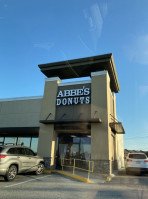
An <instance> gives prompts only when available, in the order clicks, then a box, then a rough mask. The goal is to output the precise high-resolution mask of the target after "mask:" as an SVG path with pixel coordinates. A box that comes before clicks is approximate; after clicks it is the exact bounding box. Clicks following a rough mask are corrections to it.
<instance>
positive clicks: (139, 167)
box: [126, 153, 148, 174]
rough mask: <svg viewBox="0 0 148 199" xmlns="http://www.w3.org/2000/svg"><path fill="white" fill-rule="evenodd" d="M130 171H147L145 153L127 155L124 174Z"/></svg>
mask: <svg viewBox="0 0 148 199" xmlns="http://www.w3.org/2000/svg"><path fill="white" fill-rule="evenodd" d="M130 171H135V172H138V173H141V172H147V171H148V158H147V156H146V154H145V153H129V154H128V156H127V158H126V174H129V172H130Z"/></svg>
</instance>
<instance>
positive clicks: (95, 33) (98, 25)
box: [83, 3, 108, 49]
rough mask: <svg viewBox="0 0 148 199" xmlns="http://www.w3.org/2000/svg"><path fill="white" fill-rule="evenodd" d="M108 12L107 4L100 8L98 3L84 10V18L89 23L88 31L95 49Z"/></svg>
mask: <svg viewBox="0 0 148 199" xmlns="http://www.w3.org/2000/svg"><path fill="white" fill-rule="evenodd" d="M107 12H108V4H107V3H104V4H102V5H101V6H100V7H99V4H98V3H94V4H92V6H91V7H90V8H89V9H88V10H83V14H84V17H85V19H86V20H87V21H88V26H89V28H88V30H89V32H90V34H91V37H92V41H93V44H94V49H96V47H97V44H98V40H99V38H100V36H101V34H102V28H103V23H104V20H103V17H105V16H106V15H107ZM101 13H102V14H101Z"/></svg>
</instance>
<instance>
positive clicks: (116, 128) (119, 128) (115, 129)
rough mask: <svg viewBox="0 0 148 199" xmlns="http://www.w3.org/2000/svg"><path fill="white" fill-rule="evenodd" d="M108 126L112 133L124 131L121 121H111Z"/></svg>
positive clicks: (122, 132) (123, 132)
mask: <svg viewBox="0 0 148 199" xmlns="http://www.w3.org/2000/svg"><path fill="white" fill-rule="evenodd" d="M110 127H111V129H112V131H113V132H114V133H117V134H125V131H124V128H123V125H122V123H121V122H111V123H110Z"/></svg>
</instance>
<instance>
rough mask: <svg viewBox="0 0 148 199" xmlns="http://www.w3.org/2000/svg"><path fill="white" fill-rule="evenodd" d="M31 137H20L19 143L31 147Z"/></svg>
mask: <svg viewBox="0 0 148 199" xmlns="http://www.w3.org/2000/svg"><path fill="white" fill-rule="evenodd" d="M30 141H31V137H18V142H17V145H21V146H28V147H30Z"/></svg>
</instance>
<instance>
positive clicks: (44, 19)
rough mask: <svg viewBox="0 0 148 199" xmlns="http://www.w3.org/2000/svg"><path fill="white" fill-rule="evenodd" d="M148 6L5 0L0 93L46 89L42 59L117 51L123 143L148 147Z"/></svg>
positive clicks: (103, 0) (106, 0)
mask: <svg viewBox="0 0 148 199" xmlns="http://www.w3.org/2000/svg"><path fill="white" fill-rule="evenodd" d="M147 8H148V1H147V0H142V1H140V0H130V1H129V0H124V1H119V0H81V1H80V0H62V1H60V0H59V1H58V0H42V1H41V0H21V1H20V0H13V1H12V0H0V70H1V71H0V98H13V97H24V96H41V95H43V91H44V79H45V76H44V75H43V74H42V73H41V72H40V70H39V68H38V64H43V63H50V62H55V61H63V60H67V59H75V58H81V57H88V56H93V55H101V54H106V53H113V57H114V61H115V65H116V70H117V74H118V78H119V83H120V89H121V90H120V92H119V93H118V94H117V95H116V98H117V116H118V119H119V120H120V121H122V122H123V125H124V128H125V131H126V134H125V135H124V146H125V148H128V149H143V150H148V144H147V143H148V105H147V102H148V78H147V74H148V12H147Z"/></svg>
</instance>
